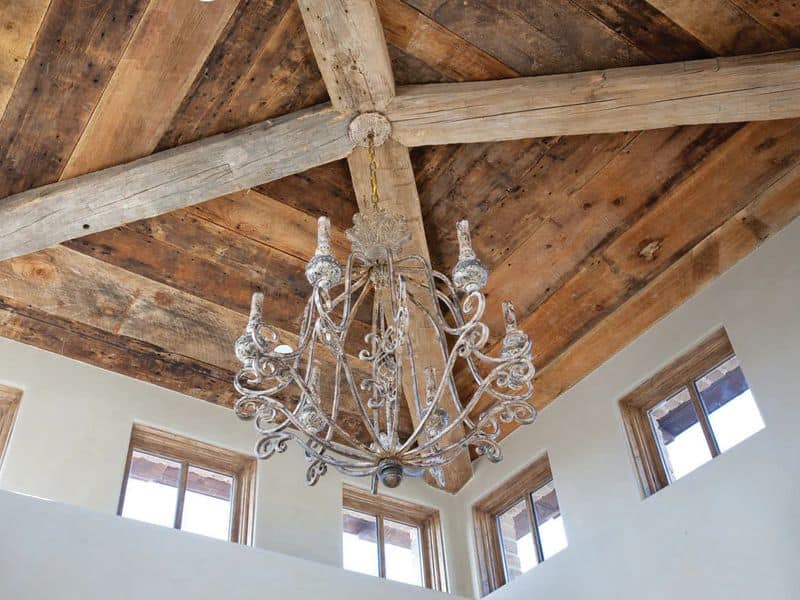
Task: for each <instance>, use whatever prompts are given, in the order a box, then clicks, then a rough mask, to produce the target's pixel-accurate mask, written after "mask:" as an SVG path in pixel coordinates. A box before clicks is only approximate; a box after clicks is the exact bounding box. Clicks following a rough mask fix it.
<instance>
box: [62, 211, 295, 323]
mask: <svg viewBox="0 0 800 600" xmlns="http://www.w3.org/2000/svg"><path fill="white" fill-rule="evenodd" d="M209 225H210V224H209ZM171 231H173V232H174V228H173V229H172V230H171ZM64 245H65V246H66V247H67V248H70V249H71V250H75V251H76V252H80V253H81V254H85V255H87V256H91V257H94V258H96V259H98V260H101V261H103V262H106V263H108V264H112V265H116V266H118V267H120V268H123V269H125V270H126V271H129V272H131V273H136V274H137V275H141V276H142V277H147V278H148V279H151V280H153V281H158V282H159V283H163V284H164V285H168V286H170V287H172V288H175V289H177V290H180V291H182V292H185V293H187V294H191V295H193V296H196V297H198V298H202V299H203V300H207V301H209V302H212V303H214V304H217V305H219V306H223V307H225V308H228V309H230V310H233V311H236V312H238V313H240V314H242V315H247V314H249V311H250V297H251V296H252V294H253V291H254V290H256V289H259V288H260V289H262V290H263V291H264V295H265V298H266V301H267V302H268V303H269V306H270V323H271V324H274V325H276V326H277V327H280V328H281V329H284V330H287V331H297V330H298V329H299V323H298V322H297V321H298V320H299V318H300V316H301V313H300V311H298V309H297V307H298V304H299V305H302V304H304V303H305V301H306V298H307V296H308V294H307V293H306V294H303V292H305V291H306V290H304V289H302V288H304V287H307V284H306V286H303V285H302V283H305V282H301V281H300V280H299V279H300V276H303V270H302V268H300V269H297V268H294V269H291V268H286V266H288V265H284V264H281V263H277V264H276V262H275V261H271V262H270V263H260V265H261V266H263V267H273V270H272V272H271V274H270V276H269V277H268V278H262V277H255V276H254V274H253V273H251V272H247V271H244V270H238V269H233V268H230V267H225V266H223V265H221V264H219V263H217V262H215V261H213V260H209V259H206V258H203V256H202V255H199V254H198V255H194V254H192V253H190V252H186V251H185V250H183V249H181V248H178V247H176V246H174V245H173V244H171V243H168V242H166V241H163V240H158V239H155V238H153V237H150V236H149V235H147V234H144V235H143V234H141V233H138V232H134V231H132V230H130V229H126V228H116V229H109V230H108V231H103V232H101V233H96V234H94V235H90V236H86V237H83V238H80V239H78V240H71V241H67V242H64ZM292 266H294V265H292ZM304 296H305V297H304Z"/></svg>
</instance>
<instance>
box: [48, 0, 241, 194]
mask: <svg viewBox="0 0 800 600" xmlns="http://www.w3.org/2000/svg"><path fill="white" fill-rule="evenodd" d="M237 3H238V0H216V2H210V3H206V2H184V1H183V0H157V1H155V2H150V3H149V4H148V5H147V9H146V10H145V12H144V15H143V16H142V18H141V21H140V22H139V25H138V27H137V28H136V31H135V32H134V34H133V36H132V37H131V40H130V42H129V43H128V45H127V47H126V48H125V52H124V53H123V54H122V57H121V58H120V60H119V63H118V64H117V66H116V68H115V69H114V74H113V75H112V76H111V80H110V81H109V82H108V85H107V86H106V87H105V90H104V91H103V96H102V98H101V99H100V102H99V103H98V104H97V106H96V108H95V110H94V112H93V113H92V117H91V119H90V120H89V122H88V123H87V125H86V128H85V129H84V131H83V133H82V134H81V137H80V140H79V141H78V144H77V146H76V147H75V150H74V151H73V153H72V155H71V156H70V157H69V162H68V163H67V165H66V167H65V168H64V171H63V172H62V173H61V177H60V178H61V179H70V178H72V177H76V176H78V175H83V174H84V173H90V172H92V171H98V170H100V169H102V168H105V167H110V166H113V165H117V164H120V163H124V162H128V161H131V160H134V159H137V158H141V157H142V156H147V155H148V154H150V153H151V152H153V150H154V149H155V147H156V144H158V141H159V140H160V139H161V137H162V136H163V135H164V132H165V131H166V129H167V127H168V126H169V124H170V122H171V121H172V119H173V117H174V116H175V113H176V111H177V110H178V108H179V107H180V105H181V102H182V100H183V98H184V96H185V95H186V92H187V91H188V89H189V87H190V86H191V84H192V82H193V81H194V79H195V77H196V76H197V74H198V72H199V70H200V67H201V66H202V65H203V62H204V61H205V59H206V57H207V56H208V53H209V52H211V49H212V48H213V47H214V44H215V43H216V41H217V38H218V37H219V35H220V32H221V31H222V29H223V27H224V26H225V23H226V22H227V21H228V18H229V17H230V16H231V13H232V12H233V10H234V9H235V8H236V5H237ZM165 57H169V60H165ZM120 115H125V118H124V119H120V117H119V116H120Z"/></svg>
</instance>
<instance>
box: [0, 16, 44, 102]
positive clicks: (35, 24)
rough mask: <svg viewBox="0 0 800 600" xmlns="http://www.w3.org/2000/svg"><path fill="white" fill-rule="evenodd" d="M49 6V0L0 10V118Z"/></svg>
mask: <svg viewBox="0 0 800 600" xmlns="http://www.w3.org/2000/svg"><path fill="white" fill-rule="evenodd" d="M49 5H50V0H31V1H30V2H14V1H13V0H11V1H5V2H3V3H2V5H1V6H0V8H2V10H0V117H2V116H3V113H4V112H5V110H6V105H7V104H8V100H9V99H10V98H11V92H12V91H13V90H14V86H15V85H16V84H17V79H18V78H19V75H20V73H22V68H23V66H24V65H25V61H26V60H27V58H28V54H29V53H30V51H31V47H32V46H33V43H34V41H35V40H36V34H37V32H38V31H39V27H40V26H41V24H42V20H43V19H44V16H45V14H46V13H47V7H48V6H49Z"/></svg>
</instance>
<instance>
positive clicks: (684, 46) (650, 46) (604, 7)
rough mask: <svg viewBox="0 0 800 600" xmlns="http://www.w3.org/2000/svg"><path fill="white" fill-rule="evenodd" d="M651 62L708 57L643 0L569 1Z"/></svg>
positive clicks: (677, 27) (690, 38)
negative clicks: (637, 49) (647, 57)
mask: <svg viewBox="0 0 800 600" xmlns="http://www.w3.org/2000/svg"><path fill="white" fill-rule="evenodd" d="M570 1H571V2H572V3H573V4H575V5H576V6H579V7H580V8H581V9H583V10H584V11H586V12H587V13H588V14H590V15H592V16H593V17H594V18H596V19H597V20H599V21H600V22H601V23H603V24H604V25H605V26H606V27H608V28H609V29H611V30H612V31H614V32H615V33H617V34H618V35H620V36H622V37H623V38H625V39H626V40H628V42H630V43H631V44H633V45H634V46H636V47H637V48H639V49H640V50H641V51H642V52H644V53H645V54H647V55H648V56H649V57H651V58H652V59H653V60H654V61H655V62H674V61H676V60H692V59H698V58H708V56H709V51H708V50H707V49H706V48H705V47H704V46H703V45H702V44H701V43H700V42H699V41H698V40H697V39H696V38H694V37H693V36H692V35H691V34H690V33H689V32H687V31H686V30H685V29H682V28H681V27H679V26H678V25H677V24H676V23H675V22H673V21H671V20H670V19H668V18H667V17H666V16H665V15H664V14H663V13H662V12H660V11H658V10H657V9H656V8H655V7H654V6H653V5H652V4H649V3H648V2H647V0H601V1H597V0H570Z"/></svg>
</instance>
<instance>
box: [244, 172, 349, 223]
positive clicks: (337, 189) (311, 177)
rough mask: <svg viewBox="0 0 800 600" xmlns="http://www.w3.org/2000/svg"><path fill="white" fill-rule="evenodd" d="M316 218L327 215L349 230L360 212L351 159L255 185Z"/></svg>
mask: <svg viewBox="0 0 800 600" xmlns="http://www.w3.org/2000/svg"><path fill="white" fill-rule="evenodd" d="M253 191H256V192H259V193H261V194H264V195H266V196H269V197H270V198H274V199H275V200H280V201H281V202H283V203H284V204H288V205H289V206H291V207H293V208H296V209H298V210H302V211H304V212H306V213H308V214H310V215H312V216H313V217H314V218H316V217H320V216H327V217H328V218H330V220H331V225H333V226H334V227H336V228H338V229H342V230H345V229H347V228H349V227H350V226H352V224H353V215H354V214H355V213H356V212H358V206H357V204H356V196H355V192H354V191H353V184H352V182H351V181H350V172H349V171H348V170H347V161H346V160H340V161H338V162H334V163H328V164H327V165H322V166H320V167H316V168H314V169H309V170H308V171H304V172H303V173H298V174H297V175H292V176H290V177H284V178H283V179H278V180H277V181H273V182H270V183H267V184H265V185H259V186H256V187H254V188H253Z"/></svg>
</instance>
